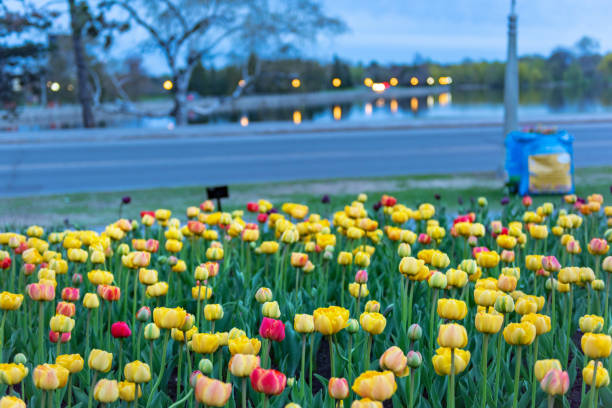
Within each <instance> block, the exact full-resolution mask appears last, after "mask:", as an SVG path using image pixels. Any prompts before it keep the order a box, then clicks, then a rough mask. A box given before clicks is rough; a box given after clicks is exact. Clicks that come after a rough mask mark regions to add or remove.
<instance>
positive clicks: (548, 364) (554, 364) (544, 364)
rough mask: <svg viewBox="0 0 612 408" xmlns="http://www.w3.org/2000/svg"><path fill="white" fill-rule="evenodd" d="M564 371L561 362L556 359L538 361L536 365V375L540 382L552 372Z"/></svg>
mask: <svg viewBox="0 0 612 408" xmlns="http://www.w3.org/2000/svg"><path fill="white" fill-rule="evenodd" d="M553 369H554V370H562V368H561V362H560V361H559V360H556V359H551V360H538V361H536V362H535V365H534V368H533V370H534V373H535V377H536V379H537V380H538V382H540V381H542V378H544V376H545V375H546V373H548V372H549V371H550V370H553Z"/></svg>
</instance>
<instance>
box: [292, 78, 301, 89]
mask: <svg viewBox="0 0 612 408" xmlns="http://www.w3.org/2000/svg"><path fill="white" fill-rule="evenodd" d="M301 85H302V81H300V79H299V78H293V79H292V80H291V86H292V87H294V88H299V87H300V86H301Z"/></svg>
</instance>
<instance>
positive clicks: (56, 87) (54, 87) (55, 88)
mask: <svg viewBox="0 0 612 408" xmlns="http://www.w3.org/2000/svg"><path fill="white" fill-rule="evenodd" d="M49 88H50V89H51V91H52V92H59V90H60V89H61V87H60V84H59V82H52V83H51V86H50V87H49Z"/></svg>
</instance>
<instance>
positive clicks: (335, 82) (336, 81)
mask: <svg viewBox="0 0 612 408" xmlns="http://www.w3.org/2000/svg"><path fill="white" fill-rule="evenodd" d="M332 85H333V87H334V88H338V87H339V86H340V85H342V80H341V79H340V78H334V79H332Z"/></svg>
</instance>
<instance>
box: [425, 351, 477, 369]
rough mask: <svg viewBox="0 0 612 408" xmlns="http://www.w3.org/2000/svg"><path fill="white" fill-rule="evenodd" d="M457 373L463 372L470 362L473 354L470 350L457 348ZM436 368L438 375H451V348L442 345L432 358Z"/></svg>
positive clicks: (455, 360)
mask: <svg viewBox="0 0 612 408" xmlns="http://www.w3.org/2000/svg"><path fill="white" fill-rule="evenodd" d="M454 354H455V358H454V363H455V374H459V373H462V372H463V370H465V368H466V367H467V365H468V364H469V362H470V357H471V354H470V352H469V351H468V350H461V349H455V350H454ZM432 363H433V366H434V370H435V371H436V374H438V375H449V374H450V373H451V349H450V348H446V347H440V348H438V349H437V350H436V355H435V356H433V358H432Z"/></svg>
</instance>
